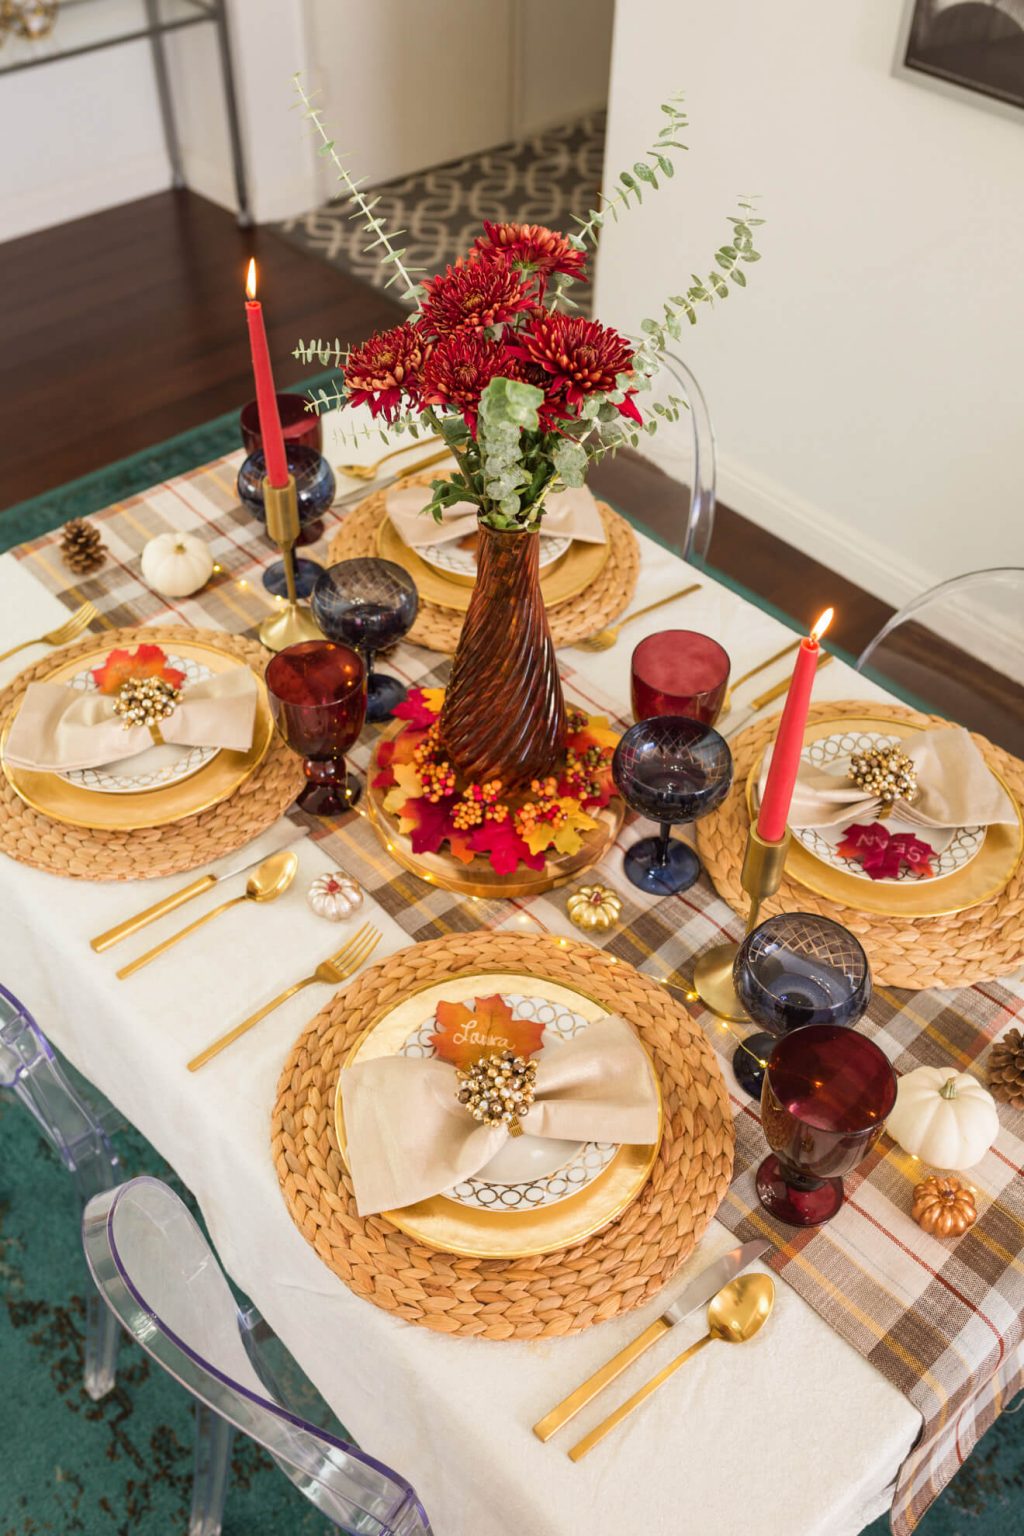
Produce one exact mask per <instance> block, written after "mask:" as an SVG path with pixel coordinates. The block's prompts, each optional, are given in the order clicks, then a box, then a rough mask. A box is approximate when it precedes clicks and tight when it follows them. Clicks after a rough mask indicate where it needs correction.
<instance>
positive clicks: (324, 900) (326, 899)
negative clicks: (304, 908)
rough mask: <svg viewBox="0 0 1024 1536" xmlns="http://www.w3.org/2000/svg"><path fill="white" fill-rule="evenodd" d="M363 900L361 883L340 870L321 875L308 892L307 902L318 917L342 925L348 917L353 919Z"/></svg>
mask: <svg viewBox="0 0 1024 1536" xmlns="http://www.w3.org/2000/svg"><path fill="white" fill-rule="evenodd" d="M362 899H363V891H362V887H361V886H360V884H359V881H358V880H353V879H352V877H351V875H346V874H345V873H344V872H343V871H342V870H340V869H332V870H331V872H330V874H327V875H319V876H318V877H317V879H316V880H314V881H313V884H312V885H311V886H310V888H309V890H308V891H307V892H306V900H307V901H308V902H309V905H310V906H311V907H312V908H313V911H314V912H315V913H316V915H317V917H326V919H327V921H328V922H330V923H340V922H342V921H343V920H344V919H345V918H346V917H351V915H352V913H353V912H354V911H355V910H356V907H358V906H359V904H360V902H361V901H362Z"/></svg>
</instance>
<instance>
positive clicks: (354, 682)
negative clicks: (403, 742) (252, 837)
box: [266, 640, 366, 816]
mask: <svg viewBox="0 0 1024 1536" xmlns="http://www.w3.org/2000/svg"><path fill="white" fill-rule="evenodd" d="M266 683H267V692H268V694H269V695H270V708H271V711H272V712H273V716H274V720H275V723H276V725H277V728H278V730H279V731H280V733H281V735H282V737H283V738H284V740H285V741H286V742H287V744H288V746H289V747H291V749H292V751H293V752H298V753H299V754H300V756H301V757H302V759H303V764H302V766H303V768H304V769H305V772H306V778H307V779H308V780H309V783H308V784H307V785H306V787H305V789H304V790H303V791H302V793H301V795H300V796H299V798H298V800H297V802H296V804H297V805H298V806H299V808H300V809H301V810H303V811H308V812H309V814H310V815H311V816H340V815H342V814H343V813H344V812H345V811H349V810H351V809H352V807H353V806H354V805H355V803H356V801H357V800H358V799H359V791H360V785H359V781H358V779H355V778H353V777H352V776H351V774H349V773H347V771H346V768H345V754H346V752H348V751H349V749H350V748H351V747H353V746H355V743H356V741H357V740H358V737H359V732H360V731H361V730H362V728H363V720H364V719H365V717H366V670H365V668H364V666H363V661H362V657H361V656H360V655H359V654H358V653H357V652H356V651H353V650H350V649H349V648H348V646H346V645H334V644H332V643H331V642H330V641H329V640H303V641H301V642H300V643H299V644H298V645H289V646H286V648H285V649H284V650H283V651H278V653H277V655H276V656H275V657H274V658H273V659H272V660H271V662H270V663H269V665H268V667H267V672H266Z"/></svg>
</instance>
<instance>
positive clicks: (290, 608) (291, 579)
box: [259, 475, 324, 651]
mask: <svg viewBox="0 0 1024 1536" xmlns="http://www.w3.org/2000/svg"><path fill="white" fill-rule="evenodd" d="M263 506H264V508H265V510H266V514H267V537H268V538H269V539H272V540H273V542H274V543H275V544H276V545H277V547H278V549H279V550H280V551H281V557H282V559H283V561H284V579H285V584H286V588H287V593H288V596H287V598H286V600H285V604H284V607H283V608H282V609H281V610H280V612H279V613H272V614H271V615H270V617H269V618H266V619H264V620H263V623H262V624H261V625H260V629H259V635H260V643H261V645H265V646H266V648H267V650H268V651H283V650H284V648H285V646H287V645H297V644H298V642H299V641H300V640H322V639H323V638H324V636H323V632H322V630H321V629H320V626H319V624H318V623H317V622H316V619H314V617H313V614H312V612H311V611H310V609H309V607H308V606H307V605H306V604H305V603H300V602H299V599H298V595H297V593H296V591H295V545H296V543H297V541H298V537H299V502H298V497H297V495H296V491H295V476H294V475H289V476H288V483H287V484H286V485H271V483H270V481H269V479H267V477H266V476H264V479H263Z"/></svg>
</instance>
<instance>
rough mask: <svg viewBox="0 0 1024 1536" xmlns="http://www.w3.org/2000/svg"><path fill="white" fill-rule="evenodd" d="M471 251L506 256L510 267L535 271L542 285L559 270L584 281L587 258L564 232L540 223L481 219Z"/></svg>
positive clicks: (524, 270) (585, 279) (485, 254)
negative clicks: (479, 232) (490, 221)
mask: <svg viewBox="0 0 1024 1536" xmlns="http://www.w3.org/2000/svg"><path fill="white" fill-rule="evenodd" d="M473 250H474V252H477V251H478V252H480V254H481V255H484V256H488V255H504V256H507V258H508V260H509V262H510V264H511V266H512V267H514V268H516V269H517V270H518V271H520V272H535V273H536V274H537V276H538V277H539V278H540V285H541V289H542V290H543V288H544V285H545V283H546V282H547V280H548V278H549V277H552V276H554V274H555V273H556V272H562V273H564V274H565V276H566V277H574V278H576V279H577V280H578V281H580V282H584V283H585V282H586V281H587V278H586V268H587V258H586V255H585V254H584V252H583V251H580V250H577V248H576V246H574V245H572V244H570V242H569V241H568V240H567V239H566V238H565V236H564V235H560V234H559V233H558V231H557V230H555V229H547V228H545V226H544V225H543V224H489V223H488V221H487V220H486V219H485V220H484V234H482V235H478V236H477V238H476V240H474V242H473Z"/></svg>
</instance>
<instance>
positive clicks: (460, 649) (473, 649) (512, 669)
mask: <svg viewBox="0 0 1024 1536" xmlns="http://www.w3.org/2000/svg"><path fill="white" fill-rule="evenodd" d="M539 538H540V536H539V534H536V533H499V532H496V531H495V530H494V529H492V528H486V527H484V526H483V524H481V526H480V539H479V543H478V558H477V576H476V585H475V587H474V589H473V596H472V598H471V599H470V604H469V612H468V613H467V614H466V619H465V622H464V624H463V626H462V633H461V635H460V636H459V643H458V646H457V647H456V650H455V660H454V662H453V663H452V675H451V680H450V681H449V683H448V688H447V691H446V692H445V697H444V707H443V708H442V710H441V722H440V726H441V741H442V743H443V744H444V748H445V751H446V752H447V754H448V757H449V760H450V761H451V763H452V765H453V766H454V767H455V768H456V769H457V770H458V772H459V773H460V774H462V775H463V776H464V777H465V778H466V779H468V780H469V781H470V782H471V783H476V784H479V783H483V782H485V781H486V780H488V779H501V781H502V783H503V784H504V785H505V786H506V788H513V787H515V786H517V785H520V784H523V783H528V782H529V781H530V779H535V778H543V777H544V776H545V775H546V774H548V773H550V772H551V771H552V769H553V768H554V766H555V762H556V760H557V758H558V757H559V754H560V753H561V752H562V750H563V748H564V744H565V729H566V727H565V701H564V699H563V698H562V684H561V680H560V678H559V676H558V667H557V665H556V662H555V647H554V643H553V641H552V639H551V631H550V630H549V629H548V620H547V614H546V613H545V612H544V599H543V597H542V595H541V590H540V565H539V560H540V543H539Z"/></svg>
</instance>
